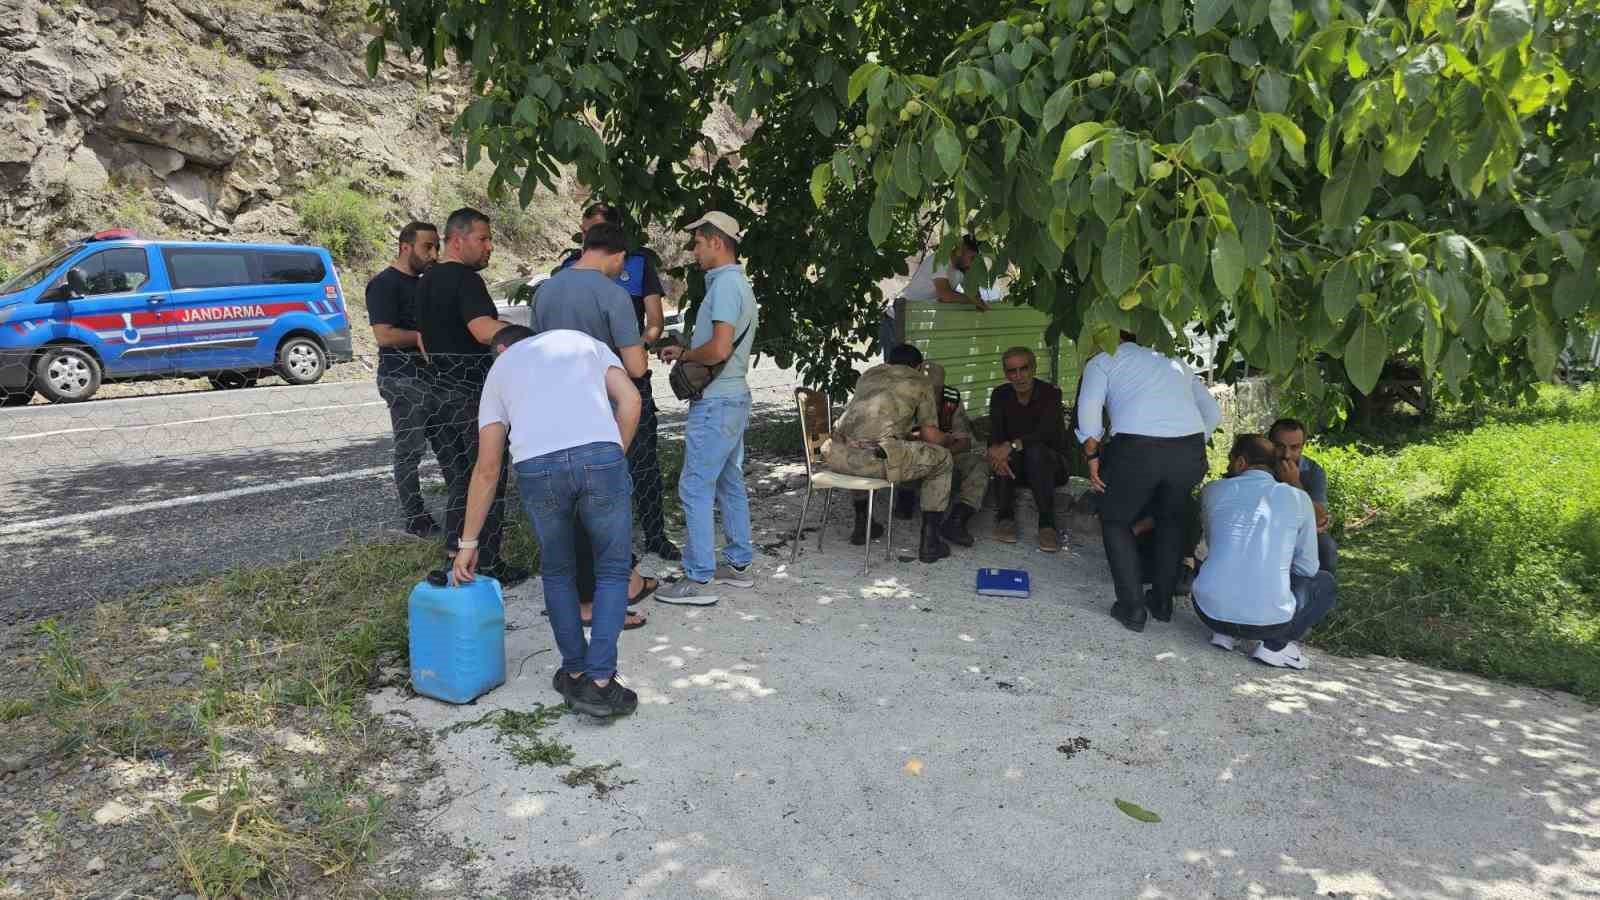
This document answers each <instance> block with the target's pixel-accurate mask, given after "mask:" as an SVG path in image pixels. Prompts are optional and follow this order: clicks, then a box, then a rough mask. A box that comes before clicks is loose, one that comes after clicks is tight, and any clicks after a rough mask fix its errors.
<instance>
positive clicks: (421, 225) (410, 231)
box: [400, 222, 439, 247]
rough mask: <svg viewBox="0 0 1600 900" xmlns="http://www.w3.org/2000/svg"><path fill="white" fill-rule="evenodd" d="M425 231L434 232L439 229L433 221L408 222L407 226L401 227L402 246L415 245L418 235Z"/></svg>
mask: <svg viewBox="0 0 1600 900" xmlns="http://www.w3.org/2000/svg"><path fill="white" fill-rule="evenodd" d="M424 231H431V232H433V233H434V234H438V233H439V229H438V228H436V227H434V225H433V223H432V222H407V223H406V227H404V228H402V229H400V246H402V247H404V246H406V245H408V244H409V245H412V246H415V245H416V243H417V235H418V234H421V233H422V232H424Z"/></svg>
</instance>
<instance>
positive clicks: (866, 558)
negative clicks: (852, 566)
mask: <svg viewBox="0 0 1600 900" xmlns="http://www.w3.org/2000/svg"><path fill="white" fill-rule="evenodd" d="M876 493H878V492H877V491H867V542H866V544H867V546H866V550H867V552H866V553H865V554H863V556H862V560H861V574H863V575H865V574H867V570H868V569H870V568H872V497H873V495H874V494H876ZM889 518H891V519H893V518H894V510H893V508H891V509H890V511H889ZM890 527H893V526H890Z"/></svg>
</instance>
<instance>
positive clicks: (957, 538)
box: [939, 503, 977, 547]
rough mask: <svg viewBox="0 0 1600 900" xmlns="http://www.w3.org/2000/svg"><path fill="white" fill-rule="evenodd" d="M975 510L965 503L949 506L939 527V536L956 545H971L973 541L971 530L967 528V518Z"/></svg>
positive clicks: (970, 516)
mask: <svg viewBox="0 0 1600 900" xmlns="http://www.w3.org/2000/svg"><path fill="white" fill-rule="evenodd" d="M974 512H977V510H974V509H973V508H972V507H970V506H968V505H966V504H965V503H957V504H956V505H955V506H953V507H951V508H950V515H949V516H947V517H946V518H945V520H944V525H942V526H941V527H940V528H939V536H940V537H942V538H944V539H945V540H946V541H948V542H950V543H952V544H955V545H956V546H958V547H971V546H972V545H973V543H974V541H973V539H972V532H970V531H968V530H967V520H968V519H970V518H972V514H973V513H974Z"/></svg>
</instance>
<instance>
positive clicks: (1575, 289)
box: [1550, 266, 1595, 319]
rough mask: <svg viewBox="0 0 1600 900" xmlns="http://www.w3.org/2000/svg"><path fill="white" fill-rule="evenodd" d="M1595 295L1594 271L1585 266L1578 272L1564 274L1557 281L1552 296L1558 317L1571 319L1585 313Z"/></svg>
mask: <svg viewBox="0 0 1600 900" xmlns="http://www.w3.org/2000/svg"><path fill="white" fill-rule="evenodd" d="M1594 295H1595V276H1594V269H1593V268H1591V267H1589V266H1584V267H1583V268H1582V269H1580V270H1578V271H1577V272H1564V273H1562V275H1561V277H1560V278H1557V279H1556V286H1555V290H1554V291H1553V292H1552V293H1551V295H1550V300H1551V303H1552V305H1553V306H1554V307H1555V310H1556V315H1558V316H1560V317H1561V318H1563V319H1570V318H1572V317H1574V316H1576V315H1577V314H1578V313H1580V312H1583V310H1584V307H1586V306H1588V305H1589V302H1590V301H1591V300H1592V299H1593V298H1594Z"/></svg>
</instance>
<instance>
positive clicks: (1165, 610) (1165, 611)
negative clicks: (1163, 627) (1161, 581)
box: [1144, 591, 1172, 622]
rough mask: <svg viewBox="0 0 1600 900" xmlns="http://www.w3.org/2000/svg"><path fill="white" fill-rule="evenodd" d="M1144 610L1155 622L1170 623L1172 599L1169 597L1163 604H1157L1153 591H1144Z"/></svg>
mask: <svg viewBox="0 0 1600 900" xmlns="http://www.w3.org/2000/svg"><path fill="white" fill-rule="evenodd" d="M1144 608H1145V609H1148V610H1149V611H1150V616H1151V618H1153V619H1155V620H1156V621H1157V622H1171V621H1172V598H1171V597H1170V596H1169V597H1168V598H1167V601H1166V602H1165V603H1157V602H1156V595H1155V591H1145V592H1144Z"/></svg>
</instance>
